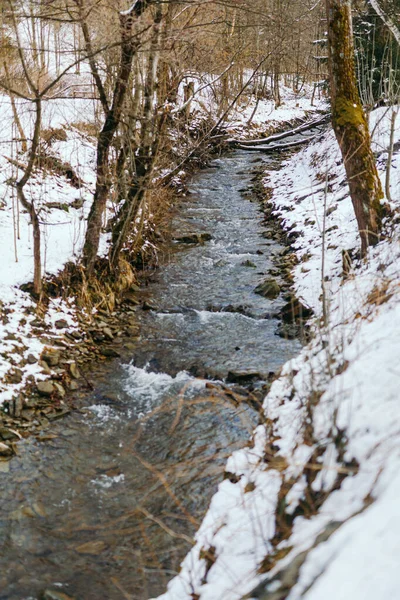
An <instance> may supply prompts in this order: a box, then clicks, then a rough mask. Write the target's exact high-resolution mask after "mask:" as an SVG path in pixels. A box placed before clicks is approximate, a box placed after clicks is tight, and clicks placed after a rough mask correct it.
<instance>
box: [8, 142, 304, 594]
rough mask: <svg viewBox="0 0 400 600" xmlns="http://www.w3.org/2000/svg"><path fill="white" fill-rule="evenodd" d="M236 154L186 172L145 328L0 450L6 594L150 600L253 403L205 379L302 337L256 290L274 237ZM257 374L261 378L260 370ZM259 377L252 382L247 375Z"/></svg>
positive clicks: (240, 436)
mask: <svg viewBox="0 0 400 600" xmlns="http://www.w3.org/2000/svg"><path fill="white" fill-rule="evenodd" d="M251 160H252V157H251V159H250V158H249V157H248V156H247V155H245V154H244V153H237V154H235V155H233V156H232V157H229V158H225V159H221V160H218V161H215V165H216V166H218V167H219V168H218V169H209V170H207V171H204V172H202V173H201V174H200V175H198V176H197V177H196V179H195V180H194V181H193V184H192V186H191V191H192V195H191V196H190V197H189V198H188V199H185V200H184V201H183V202H182V210H181V211H180V213H179V217H178V218H176V219H175V220H174V222H173V225H172V227H173V231H174V233H175V232H176V236H178V235H179V236H181V235H185V234H186V233H191V232H201V231H204V232H207V233H210V234H211V236H212V240H211V241H209V242H207V243H206V244H204V245H197V246H189V245H183V244H174V245H172V246H171V248H170V251H169V253H168V255H167V256H165V257H164V263H165V264H164V266H163V268H162V269H160V271H159V273H158V274H157V277H156V279H157V280H156V281H155V282H153V283H152V284H150V286H149V288H148V291H149V294H150V295H151V299H152V302H153V303H154V304H155V305H156V306H157V310H156V311H139V312H138V313H137V317H138V319H139V322H140V328H141V329H140V339H139V340H138V341H137V342H134V343H130V344H129V351H128V350H127V349H126V351H125V356H124V358H123V359H122V360H121V361H119V362H117V361H116V362H113V363H108V364H107V365H103V366H101V367H98V369H97V372H95V373H92V374H91V377H92V379H93V381H95V382H96V389H95V390H94V392H93V393H92V394H91V397H90V398H89V399H88V400H87V401H86V403H87V409H86V410H85V411H84V412H83V413H75V414H73V415H72V416H70V417H68V418H66V419H65V420H63V421H62V422H58V423H56V424H52V426H51V428H50V429H49V430H47V431H45V432H43V433H42V434H41V436H40V437H41V439H29V440H27V441H25V442H23V443H22V444H20V445H19V446H18V456H17V457H16V458H15V459H13V460H12V461H11V463H0V548H1V552H0V599H4V600H5V599H7V600H22V599H28V598H32V599H35V600H36V599H37V598H39V597H40V594H41V593H43V591H44V590H48V591H49V592H48V593H49V594H50V591H51V593H52V595H51V594H50V595H48V598H55V599H57V598H58V599H59V600H63V599H64V600H65V599H66V598H68V597H71V598H75V599H76V600H101V599H104V600H114V599H120V598H131V599H145V598H149V597H151V596H154V595H156V594H158V593H161V592H162V591H163V590H164V589H165V586H166V583H167V581H168V580H169V579H170V578H171V577H172V576H173V575H174V574H175V573H176V571H177V569H178V567H179V562H180V560H181V559H182V557H183V555H184V554H185V552H186V551H187V549H188V548H189V547H190V539H191V537H192V535H193V533H194V531H195V530H196V527H197V526H198V524H199V522H200V520H201V518H202V516H203V514H204V512H205V510H206V508H207V504H208V502H209V500H210V496H211V494H212V493H213V491H214V490H215V486H216V485H217V484H218V481H220V480H221V476H222V471H223V466H224V464H225V461H226V458H227V456H228V455H229V454H230V453H231V452H232V451H233V450H234V449H236V448H238V447H241V446H243V444H244V443H246V441H247V439H248V438H249V435H250V433H251V431H252V428H253V427H254V425H255V423H256V422H257V415H256V414H255V413H254V411H252V410H251V409H250V408H249V407H248V405H247V404H246V403H244V402H243V403H242V402H240V400H241V398H240V395H239V396H238V393H239V392H240V390H239V392H238V391H237V390H236V392H235V394H236V395H234V401H231V400H229V399H228V398H227V397H226V395H224V394H223V393H222V392H221V391H219V389H218V387H213V386H211V385H210V384H207V382H206V381H205V379H204V377H207V378H214V379H224V378H226V377H227V375H228V373H229V372H231V373H237V372H240V373H243V372H250V373H259V375H260V378H261V379H262V378H263V377H266V376H267V375H268V373H269V372H271V371H275V370H276V369H277V368H279V366H280V365H282V363H283V362H285V360H287V359H288V358H290V357H291V356H293V355H294V354H295V353H296V352H297V350H298V346H299V344H298V342H296V341H285V340H282V339H281V338H278V337H276V336H275V330H276V327H277V322H276V320H274V319H273V318H270V317H271V315H273V314H274V313H276V312H277V310H278V309H279V307H280V306H281V305H282V300H281V299H280V298H278V299H277V300H276V301H274V302H271V301H269V300H265V299H264V298H262V297H261V296H258V295H256V294H254V288H255V287H256V285H257V284H258V283H259V282H260V280H262V278H263V274H265V275H266V274H267V271H268V268H269V267H270V266H272V265H271V259H270V253H271V251H272V250H273V251H276V250H278V249H279V246H277V245H276V244H274V245H273V246H272V247H271V245H270V244H271V242H268V241H267V240H266V239H265V237H263V235H262V234H263V231H264V229H263V226H262V225H261V214H260V212H259V209H258V206H257V204H256V203H251V202H250V201H248V200H245V199H243V197H242V196H241V194H240V192H239V190H240V189H241V188H243V187H244V186H246V185H247V184H248V183H249V179H250V175H249V176H248V177H247V176H243V171H245V170H250V161H251ZM257 385H258V387H260V386H262V382H259V383H258V384H257ZM257 385H256V387H257Z"/></svg>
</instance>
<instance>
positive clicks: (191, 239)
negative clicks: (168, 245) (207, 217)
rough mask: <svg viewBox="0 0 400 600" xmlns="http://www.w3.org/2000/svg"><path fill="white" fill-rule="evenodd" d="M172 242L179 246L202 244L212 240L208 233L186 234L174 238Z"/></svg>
mask: <svg viewBox="0 0 400 600" xmlns="http://www.w3.org/2000/svg"><path fill="white" fill-rule="evenodd" d="M174 240H175V242H179V243H180V244H204V242H208V241H210V240H212V235H211V234H210V233H187V234H186V235H181V236H178V237H176V238H174Z"/></svg>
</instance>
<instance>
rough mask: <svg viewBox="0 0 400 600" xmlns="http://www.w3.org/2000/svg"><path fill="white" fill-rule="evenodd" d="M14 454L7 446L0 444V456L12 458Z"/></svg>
mask: <svg viewBox="0 0 400 600" xmlns="http://www.w3.org/2000/svg"><path fill="white" fill-rule="evenodd" d="M13 454H14V452H13V449H12V448H10V446H7V444H3V442H0V456H12V455H13Z"/></svg>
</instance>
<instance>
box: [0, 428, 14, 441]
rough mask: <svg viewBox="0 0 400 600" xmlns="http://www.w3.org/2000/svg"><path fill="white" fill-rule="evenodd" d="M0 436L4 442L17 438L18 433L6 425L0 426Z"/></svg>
mask: <svg viewBox="0 0 400 600" xmlns="http://www.w3.org/2000/svg"><path fill="white" fill-rule="evenodd" d="M0 438H1V439H2V440H4V441H5V442H6V441H7V440H18V439H19V437H18V435H17V434H16V433H15V432H14V431H12V430H11V429H7V427H0Z"/></svg>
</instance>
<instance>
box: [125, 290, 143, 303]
mask: <svg viewBox="0 0 400 600" xmlns="http://www.w3.org/2000/svg"><path fill="white" fill-rule="evenodd" d="M122 301H123V302H126V303H127V304H131V305H132V306H137V305H138V304H140V300H138V299H137V298H136V295H135V294H134V293H133V292H126V293H125V294H124V296H123V299H122Z"/></svg>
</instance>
